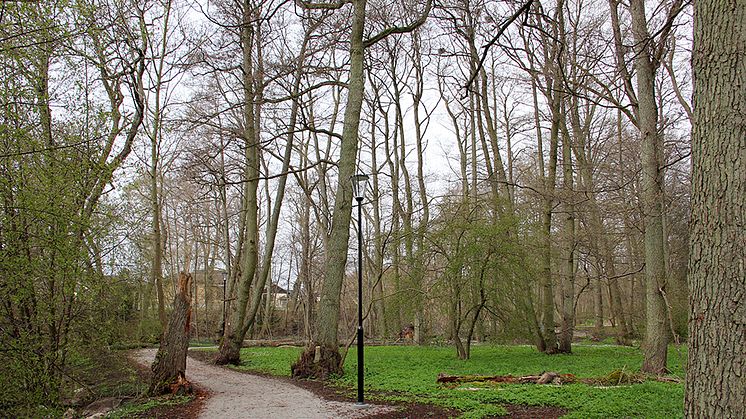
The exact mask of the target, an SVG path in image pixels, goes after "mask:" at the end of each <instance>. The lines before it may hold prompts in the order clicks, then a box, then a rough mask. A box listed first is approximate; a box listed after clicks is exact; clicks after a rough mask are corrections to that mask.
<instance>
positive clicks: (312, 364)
mask: <svg viewBox="0 0 746 419" xmlns="http://www.w3.org/2000/svg"><path fill="white" fill-rule="evenodd" d="M341 361H342V356H341V355H340V354H339V349H338V348H336V347H332V346H314V345H311V346H308V347H306V349H305V350H304V351H303V353H302V354H301V355H300V358H299V359H298V361H296V362H295V363H294V364H293V366H292V367H291V372H292V376H293V377H294V378H318V379H322V380H325V379H327V378H329V377H332V376H339V375H342V373H343V372H344V371H343V370H342V367H341V366H340V363H341Z"/></svg>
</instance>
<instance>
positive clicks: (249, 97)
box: [215, 1, 261, 365]
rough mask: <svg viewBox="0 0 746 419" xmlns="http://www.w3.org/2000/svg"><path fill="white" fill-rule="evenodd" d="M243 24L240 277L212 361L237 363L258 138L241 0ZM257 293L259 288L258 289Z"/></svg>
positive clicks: (250, 43)
mask: <svg viewBox="0 0 746 419" xmlns="http://www.w3.org/2000/svg"><path fill="white" fill-rule="evenodd" d="M243 8H244V10H243V27H242V28H241V46H242V50H243V63H242V68H243V91H244V105H243V124H244V126H243V129H244V132H243V140H244V146H245V149H244V157H245V166H244V181H245V182H246V187H245V191H244V194H245V195H244V203H243V205H242V210H243V211H244V213H245V217H246V223H245V226H244V228H245V229H246V230H245V231H246V233H245V239H244V240H245V242H244V248H243V255H242V257H241V264H242V266H241V280H240V283H239V284H238V290H237V294H236V303H235V304H231V308H232V310H231V311H232V313H231V317H232V318H233V319H232V322H231V324H229V325H227V327H226V331H225V333H226V336H224V338H223V341H222V342H221V345H220V351H219V353H218V356H217V358H216V359H215V363H217V364H221V365H222V364H229V363H230V364H238V363H239V362H240V349H241V343H242V342H243V337H244V336H245V333H246V332H245V331H244V325H245V320H246V312H247V304H248V302H249V297H250V294H251V286H252V283H253V282H254V277H255V274H256V269H257V263H258V253H259V252H258V244H257V241H258V228H259V220H258V216H259V206H258V199H257V189H258V187H259V147H260V144H259V141H258V136H257V132H256V127H257V125H256V114H255V112H256V109H255V106H254V99H255V92H254V83H255V80H254V62H253V47H254V41H255V39H254V35H255V33H254V27H253V23H252V18H253V16H252V10H253V9H252V5H251V4H250V3H249V2H248V1H245V2H244V4H243ZM258 292H260V293H261V291H258Z"/></svg>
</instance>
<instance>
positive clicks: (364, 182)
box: [350, 173, 368, 201]
mask: <svg viewBox="0 0 746 419" xmlns="http://www.w3.org/2000/svg"><path fill="white" fill-rule="evenodd" d="M350 181H352V195H353V196H354V197H355V199H356V200H358V201H362V200H363V197H364V196H365V189H366V188H367V187H368V175H364V174H362V173H359V174H357V175H353V176H350Z"/></svg>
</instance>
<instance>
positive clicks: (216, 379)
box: [134, 349, 394, 419]
mask: <svg viewBox="0 0 746 419" xmlns="http://www.w3.org/2000/svg"><path fill="white" fill-rule="evenodd" d="M155 353H156V349H142V350H138V351H136V352H135V355H134V357H135V360H136V361H137V362H139V363H141V364H143V365H147V366H150V364H151V363H152V362H153V359H154V358H155ZM186 375H187V378H188V379H189V381H192V382H194V383H195V384H197V385H199V386H200V387H202V388H203V389H205V390H207V391H208V392H209V393H210V395H209V397H208V398H207V400H206V402H205V405H204V408H203V410H202V411H201V412H200V418H209V419H214V418H252V419H254V418H271V419H285V418H298V419H300V418H313V419H316V418H364V417H368V416H374V415H379V414H382V413H387V412H391V411H394V408H393V407H389V406H379V405H368V406H367V407H366V408H360V407H357V406H356V405H355V404H354V403H343V402H336V401H329V400H324V399H322V398H320V397H319V396H317V395H315V394H313V393H311V392H310V391H308V390H305V389H302V388H300V387H297V386H295V385H293V384H291V383H288V382H285V381H282V380H273V379H272V378H265V377H260V376H258V375H253V374H247V373H242V372H237V371H231V370H229V369H227V368H222V367H218V366H215V365H210V364H206V363H204V362H201V361H198V360H196V359H194V358H192V357H188V358H187V370H186Z"/></svg>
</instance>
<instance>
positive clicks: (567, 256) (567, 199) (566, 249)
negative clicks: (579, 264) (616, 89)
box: [559, 129, 578, 353]
mask: <svg viewBox="0 0 746 419" xmlns="http://www.w3.org/2000/svg"><path fill="white" fill-rule="evenodd" d="M564 131H565V133H564V134H563V136H562V185H563V187H562V189H563V196H564V203H563V209H564V211H563V212H562V225H561V229H562V232H561V235H562V249H561V252H562V256H561V258H560V269H559V271H560V278H561V281H562V330H561V331H560V339H559V351H560V352H563V353H570V352H572V338H573V333H574V330H575V204H574V203H573V200H574V199H575V198H574V196H573V189H574V186H573V176H574V175H573V170H572V152H571V145H570V135H569V133H568V132H567V129H565V130H564ZM573 131H576V134H577V131H578V130H573Z"/></svg>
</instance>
